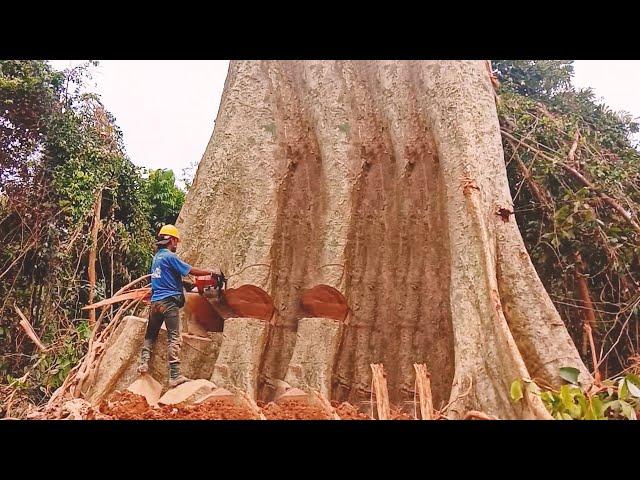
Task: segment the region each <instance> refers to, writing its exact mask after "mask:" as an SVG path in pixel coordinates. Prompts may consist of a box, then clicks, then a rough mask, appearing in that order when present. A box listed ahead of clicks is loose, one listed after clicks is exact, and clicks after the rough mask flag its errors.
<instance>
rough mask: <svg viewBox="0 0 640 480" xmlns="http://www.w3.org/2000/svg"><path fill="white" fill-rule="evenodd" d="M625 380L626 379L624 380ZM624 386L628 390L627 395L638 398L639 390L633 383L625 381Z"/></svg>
mask: <svg viewBox="0 0 640 480" xmlns="http://www.w3.org/2000/svg"><path fill="white" fill-rule="evenodd" d="M625 380H626V379H625ZM625 385H626V386H627V389H628V390H629V393H630V394H631V395H633V396H634V397H636V398H640V388H638V387H636V386H635V385H634V384H633V383H631V382H630V381H629V380H626V381H625Z"/></svg>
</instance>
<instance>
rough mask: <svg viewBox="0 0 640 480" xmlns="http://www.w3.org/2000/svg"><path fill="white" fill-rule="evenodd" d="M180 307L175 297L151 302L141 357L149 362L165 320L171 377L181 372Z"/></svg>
mask: <svg viewBox="0 0 640 480" xmlns="http://www.w3.org/2000/svg"><path fill="white" fill-rule="evenodd" d="M179 313H180V308H179V307H178V303H177V301H176V299H174V298H173V297H169V298H165V299H162V300H158V301H157V302H153V303H151V310H150V312H149V321H148V322H147V331H146V332H145V335H144V345H143V347H142V355H141V357H142V358H141V359H142V361H143V362H149V359H150V357H151V352H152V351H153V347H154V345H155V343H156V339H157V338H158V332H159V331H160V327H161V326H162V323H163V322H164V323H165V325H166V326H167V340H168V352H167V353H168V355H167V357H168V360H169V375H170V378H176V377H177V376H178V375H179V374H180V346H181V341H182V337H181V336H180V316H179Z"/></svg>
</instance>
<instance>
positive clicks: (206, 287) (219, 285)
mask: <svg viewBox="0 0 640 480" xmlns="http://www.w3.org/2000/svg"><path fill="white" fill-rule="evenodd" d="M195 286H196V288H197V289H198V293H199V294H200V295H203V296H205V297H207V298H212V297H214V296H216V297H217V299H218V301H220V300H222V290H226V288H227V279H226V278H225V276H224V273H222V272H220V274H219V275H216V274H214V275H206V276H204V277H196V282H195Z"/></svg>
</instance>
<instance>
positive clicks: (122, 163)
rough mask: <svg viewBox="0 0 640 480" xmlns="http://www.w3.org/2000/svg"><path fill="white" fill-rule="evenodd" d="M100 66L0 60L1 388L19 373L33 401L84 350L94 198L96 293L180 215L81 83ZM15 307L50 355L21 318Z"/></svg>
mask: <svg viewBox="0 0 640 480" xmlns="http://www.w3.org/2000/svg"><path fill="white" fill-rule="evenodd" d="M93 65H95V62H88V63H86V64H84V65H81V66H80V67H76V68H74V69H71V70H68V71H65V72H56V71H54V70H53V69H51V67H50V66H49V65H48V63H47V62H43V61H0V180H1V182H0V242H2V248H1V249H0V274H2V275H3V278H1V279H0V384H1V383H2V381H3V380H4V381H6V382H7V383H11V382H12V381H13V380H15V379H18V378H19V379H22V380H20V381H19V382H18V381H16V383H15V385H14V386H16V385H17V387H18V388H21V389H22V390H24V392H25V393H27V394H28V395H29V396H30V397H31V399H32V400H33V401H36V402H38V401H42V400H43V399H44V398H46V397H47V396H48V395H49V394H51V393H52V391H53V390H55V389H56V388H57V387H58V386H60V384H61V383H62V381H63V380H64V378H65V376H66V375H67V373H68V371H69V369H70V368H71V367H72V366H73V365H75V364H76V363H77V361H78V360H79V359H80V358H81V357H82V355H83V354H84V352H85V350H86V346H87V341H88V338H89V335H90V331H89V329H88V325H87V321H86V319H85V318H82V317H86V313H84V312H82V311H81V310H80V308H81V307H82V306H83V305H84V304H85V303H86V302H87V298H88V290H89V289H88V280H87V263H88V251H89V249H90V248H91V247H92V245H91V239H90V238H91V237H90V229H91V224H92V219H93V213H94V212H93V210H94V205H95V199H96V196H97V194H98V193H99V192H101V195H102V205H101V211H100V214H99V216H100V229H99V235H98V245H96V249H97V251H98V259H97V262H96V271H97V275H98V282H97V285H96V290H97V299H100V298H103V297H105V296H110V295H111V294H112V293H113V292H114V291H115V290H117V289H118V288H120V287H121V286H123V285H124V284H126V283H128V282H130V281H131V280H132V279H134V278H136V277H139V276H141V275H143V274H144V273H146V272H147V271H148V268H149V265H150V261H151V258H152V254H153V238H152V235H154V234H155V233H154V230H155V224H156V223H157V222H162V221H167V220H169V219H170V220H171V221H174V220H175V217H176V216H177V214H178V212H179V211H180V208H181V206H182V202H183V201H184V193H183V192H182V191H180V190H178V189H177V188H176V187H175V185H174V177H173V173H172V172H171V171H162V172H152V174H151V175H150V178H149V179H146V178H144V173H145V172H144V171H143V170H142V169H140V168H138V167H136V166H135V165H134V164H133V163H132V162H131V161H130V160H129V158H128V157H127V155H126V153H125V151H124V146H123V142H122V134H121V132H120V130H119V129H118V128H117V126H116V125H115V123H114V119H113V117H112V116H111V115H110V114H109V113H108V112H107V111H106V110H105V109H104V107H103V105H102V103H101V102H100V99H99V98H98V97H97V96H96V95H94V94H91V93H86V92H84V91H83V90H84V82H85V80H86V78H88V76H89V74H90V69H91V67H92V66H93ZM14 303H15V304H16V305H18V306H19V307H20V308H21V310H23V311H24V312H25V314H26V316H27V318H28V319H29V321H30V323H31V324H32V326H33V328H34V330H35V331H36V332H38V335H39V336H40V338H41V340H42V341H43V343H44V344H45V345H48V346H49V347H50V349H49V350H48V351H47V352H45V353H41V352H38V351H37V350H35V347H34V345H33V344H32V343H31V341H30V340H29V339H28V338H27V337H26V336H25V334H24V332H23V331H22V329H21V328H20V327H19V326H18V323H17V322H16V321H15V312H14V311H13V305H14ZM0 403H1V402H0Z"/></svg>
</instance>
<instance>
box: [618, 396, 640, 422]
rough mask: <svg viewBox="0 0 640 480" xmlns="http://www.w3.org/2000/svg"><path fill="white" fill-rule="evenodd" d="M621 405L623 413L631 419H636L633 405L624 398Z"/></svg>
mask: <svg viewBox="0 0 640 480" xmlns="http://www.w3.org/2000/svg"><path fill="white" fill-rule="evenodd" d="M620 406H621V407H622V414H623V415H624V416H625V417H627V418H628V419H629V420H636V412H635V410H634V409H633V407H632V406H631V405H629V404H628V403H627V402H625V401H624V400H620Z"/></svg>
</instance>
